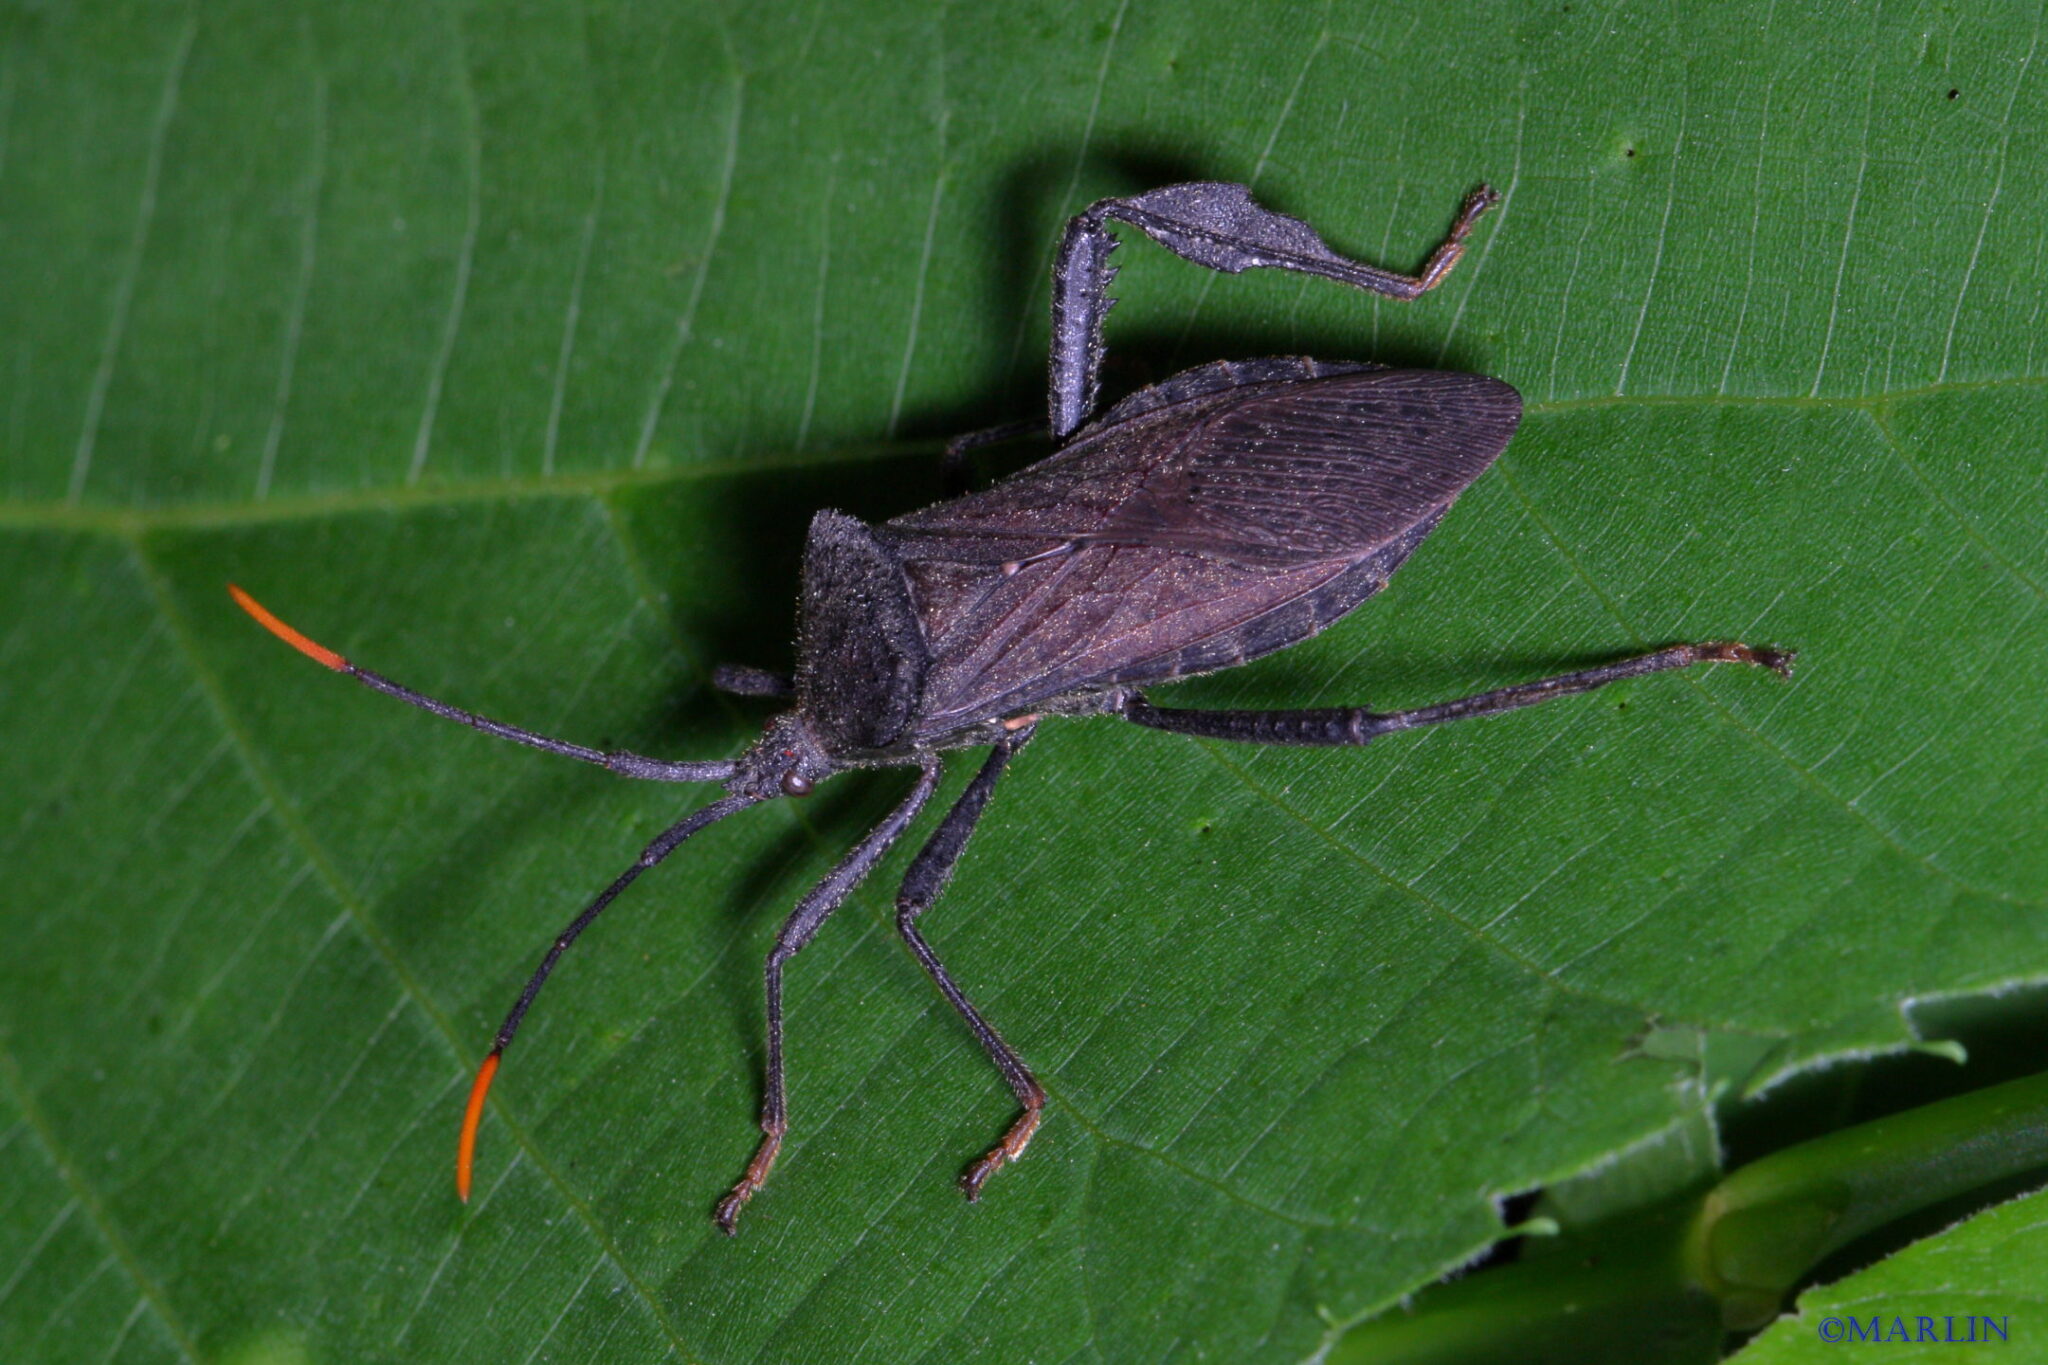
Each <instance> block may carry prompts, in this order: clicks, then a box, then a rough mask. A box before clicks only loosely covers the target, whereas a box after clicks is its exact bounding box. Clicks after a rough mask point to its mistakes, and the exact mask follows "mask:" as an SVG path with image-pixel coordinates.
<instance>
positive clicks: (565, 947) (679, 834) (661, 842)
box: [455, 796, 768, 1204]
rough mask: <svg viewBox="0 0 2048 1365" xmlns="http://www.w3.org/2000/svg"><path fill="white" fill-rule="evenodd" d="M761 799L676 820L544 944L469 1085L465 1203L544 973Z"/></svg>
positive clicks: (462, 1153) (727, 801) (463, 1146)
mask: <svg viewBox="0 0 2048 1365" xmlns="http://www.w3.org/2000/svg"><path fill="white" fill-rule="evenodd" d="M767 799H768V798H767V797H765V796H728V797H725V798H724V799H723V800H719V801H713V802H712V803H711V804H710V805H708V806H706V807H704V808H703V809H702V810H697V811H692V812H691V813H690V814H688V815H686V816H684V817H683V818H682V819H680V820H678V821H676V823H674V824H673V825H670V826H669V827H668V828H667V829H665V830H663V831H662V832H661V834H660V836H659V837H658V838H656V839H655V841H654V842H653V843H651V844H649V845H648V846H647V847H646V848H644V849H642V850H641V852H640V856H639V857H638V858H636V859H635V860H634V861H633V865H632V866H631V867H629V868H627V869H626V870H625V871H624V872H622V873H620V874H619V876H618V878H617V880H615V881H613V882H612V884H611V885H610V886H607V887H606V888H605V889H604V890H602V891H600V892H598V894H597V899H596V900H594V901H592V902H591V903H590V904H589V905H587V906H585V907H584V909H583V912H582V913H581V914H579V915H577V916H576V918H575V919H572V920H570V921H569V924H568V926H567V927H566V928H564V929H563V930H562V932H561V933H559V934H557V935H555V941H554V942H553V943H551V944H549V945H548V951H547V956H545V957H543V958H542V959H541V960H540V966H538V967H536V968H535V969H534V972H533V975H532V976H531V977H529V978H528V979H527V982H526V989H525V990H523V991H521V992H519V1000H518V1002H517V1003H515V1004H514V1005H513V1006H512V1012H511V1013H510V1014H507V1015H506V1016H505V1022H504V1023H502V1024H500V1025H498V1036H497V1037H496V1038H495V1039H493V1040H492V1042H491V1051H490V1054H489V1055H488V1056H486V1057H485V1058H484V1060H483V1065H481V1066H479V1067H478V1068H477V1070H476V1079H475V1080H474V1081H472V1082H470V1087H469V1107H468V1108H467V1109H466V1110H465V1111H464V1112H463V1115H462V1138H461V1141H460V1142H459V1143H458V1144H457V1147H456V1153H455V1192H456V1193H457V1194H459V1195H461V1196H462V1201H463V1202H464V1203H465V1204H466V1203H468V1202H469V1176H470V1170H471V1167H472V1166H473V1164H474V1161H475V1157H476V1130H477V1126H478V1125H479V1124H481V1123H482V1122H483V1117H484V1096H485V1095H487V1094H489V1093H490V1089H491V1080H492V1078H493V1077H495V1076H496V1075H497V1074H498V1059H499V1058H500V1057H502V1056H504V1055H505V1049H506V1048H508V1047H510V1046H511V1045H512V1039H513V1037H514V1035H516V1034H517V1033H518V1032H519V1022H520V1020H522V1019H524V1018H525V1017H526V1011H527V1010H528V1009H529V1008H530V1007H531V1006H532V1005H533V1000H534V997H535V996H537V995H539V994H540V988H541V987H542V986H544V985H546V984H547V979H548V974H549V973H551V972H553V971H554V970H555V963H557V962H559V961H560V960H561V957H562V954H563V953H566V952H568V951H569V945H570V944H572V943H574V942H575V941H576V940H577V938H578V937H579V936H580V935H581V934H582V933H583V931H584V930H585V929H588V928H589V927H590V924H591V921H593V920H595V919H596V918H597V917H598V916H599V915H601V914H603V913H604V909H605V907H606V906H608V905H610V904H611V903H612V902H613V901H615V900H617V899H618V896H619V893H620V892H621V891H624V890H625V889H626V888H627V887H629V886H631V885H632V884H633V881H634V879H635V878H637V877H638V876H639V875H640V874H641V873H642V872H645V871H646V870H647V869H648V868H650V867H653V866H654V865H655V864H656V863H658V862H660V861H661V860H662V859H663V858H666V857H667V856H668V855H669V854H671V853H673V852H675V851H676V849H677V848H678V847H679V846H680V845H681V844H682V842H683V840H685V839H687V838H689V837H690V836H691V835H692V834H695V833H696V832H697V831H698V830H700V829H703V828H704V827H705V826H707V825H714V824H717V823H718V822H719V821H720V820H723V819H724V818H725V817H726V816H728V815H731V814H732V813H733V812H734V811H740V810H745V809H746V808H747V807H748V806H753V805H758V804H759V803H761V802H762V801H765V800H767Z"/></svg>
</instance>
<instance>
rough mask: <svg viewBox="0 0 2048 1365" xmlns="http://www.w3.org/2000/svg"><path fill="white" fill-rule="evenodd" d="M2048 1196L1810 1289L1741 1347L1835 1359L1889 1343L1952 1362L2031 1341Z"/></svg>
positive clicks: (1763, 1358) (1895, 1354) (2047, 1266)
mask: <svg viewBox="0 0 2048 1365" xmlns="http://www.w3.org/2000/svg"><path fill="white" fill-rule="evenodd" d="M2044 1208H2048V1194H2041V1193H2038V1192H2037V1193H2035V1194H2030V1195H2027V1196H2026V1197H2024V1198H2021V1199H2015V1200H2013V1201H2012V1202H2011V1203H2009V1204H2002V1205H2000V1206H1999V1207H1998V1208H1995V1209H1992V1210H1991V1211H1990V1212H1988V1213H1981V1214H1978V1215H1977V1216H1976V1217H1975V1218H1971V1219H1969V1220H1967V1221H1965V1222H1963V1223H1961V1224H1959V1225H1957V1226H1956V1227H1953V1228H1950V1229H1949V1230H1948V1231H1946V1232H1944V1233H1942V1234H1940V1235H1939V1236H1936V1237H1930V1238H1928V1239H1927V1240H1926V1241H1924V1242H1920V1243H1918V1244H1916V1245H1914V1246H1912V1247H1910V1248H1908V1249H1907V1250H1905V1251H1902V1252H1900V1253H1899V1254H1898V1255H1897V1256H1894V1257H1892V1258H1891V1259H1890V1260H1887V1261H1881V1262H1879V1263H1878V1264H1877V1265H1874V1266H1872V1267H1871V1268H1869V1269H1868V1270H1864V1271H1860V1272H1858V1273H1857V1274H1854V1275H1851V1276H1849V1277H1848V1278H1847V1279H1845V1280H1842V1281H1840V1282H1839V1283H1836V1284H1831V1285H1827V1286H1824V1287H1822V1288H1819V1289H1811V1290H1808V1291H1807V1292H1806V1293H1805V1294H1802V1295H1801V1296H1800V1298H1799V1311H1798V1313H1797V1314H1796V1315H1792V1316H1788V1317H1785V1318H1782V1319H1780V1320H1779V1321H1778V1322H1777V1323H1776V1324H1775V1325H1774V1326H1772V1327H1771V1328H1770V1329H1769V1330H1768V1331H1766V1332H1765V1333H1764V1334H1763V1335H1761V1336H1760V1337H1758V1338H1757V1339H1756V1340H1755V1341H1754V1342H1752V1343H1750V1345H1749V1346H1748V1347H1747V1348H1746V1349H1744V1350H1743V1351H1742V1352H1741V1353H1740V1354H1738V1355H1737V1356H1736V1357H1735V1359H1737V1360H1739V1361H1741V1362H1742V1363H1743V1365H1793V1362H1797V1361H1803V1360H1833V1359H1835V1358H1836V1356H1837V1354H1838V1353H1839V1352H1840V1351H1842V1350H1843V1349H1845V1348H1847V1349H1852V1350H1853V1349H1855V1348H1856V1347H1857V1346H1858V1345H1863V1344H1865V1343H1869V1342H1873V1341H1876V1342H1882V1343H1884V1344H1883V1346H1882V1347H1881V1348H1879V1349H1882V1350H1883V1351H1884V1354H1885V1359H1887V1360H1900V1361H1919V1360H1945V1359H1951V1358H1953V1356H1954V1353H1955V1351H1956V1350H1957V1349H1958V1343H1964V1342H1978V1343H1996V1342H2001V1341H2005V1342H2010V1341H2014V1340H2020V1341H2024V1340H2025V1339H2026V1338H2025V1335H2024V1334H2025V1333H2026V1331H2027V1330H2028V1328H2027V1324H2028V1322H2029V1321H2037V1320H2038V1319H2039V1317H2040V1314H2041V1309H2042V1307H2043V1299H2044V1296H2043V1293H2042V1288H2041V1287H2042V1285H2043V1284H2048V1220H2044V1218H2043V1217H2042V1214H2043V1212H2044Z"/></svg>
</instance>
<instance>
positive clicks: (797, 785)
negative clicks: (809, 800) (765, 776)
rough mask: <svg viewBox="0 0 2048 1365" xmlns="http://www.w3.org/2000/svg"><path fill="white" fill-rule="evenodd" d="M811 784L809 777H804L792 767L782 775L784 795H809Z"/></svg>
mask: <svg viewBox="0 0 2048 1365" xmlns="http://www.w3.org/2000/svg"><path fill="white" fill-rule="evenodd" d="M812 785H813V784H812V782H811V779H810V778H808V777H805V776H804V775H803V774H802V773H800V772H798V771H797V770H796V769H794V768H792V769H790V770H789V771H788V772H786V773H784V774H783V775H782V794H783V795H784V796H809V795H810V794H811V787H812Z"/></svg>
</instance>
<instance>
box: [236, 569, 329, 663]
mask: <svg viewBox="0 0 2048 1365" xmlns="http://www.w3.org/2000/svg"><path fill="white" fill-rule="evenodd" d="M228 596H230V597H232V598H234V599H235V605H236V606H238V607H240V608H241V609H242V610H243V611H246V612H248V613H249V615H251V616H253V617H255V618H256V624H257V625H259V626H261V627H263V628H264V629H265V630H267V631H269V632H270V633H271V634H272V635H275V636H276V637H277V638H278V639H280V640H282V641H284V642H285V643H286V644H288V645H290V646H291V647H292V648H293V649H296V650H297V651H299V653H301V654H303V655H305V656H306V657H307V658H309V659H311V660H312V661H313V662H314V663H316V664H319V665H320V666H321V667H323V668H331V669H333V670H334V671H335V672H336V673H346V672H348V660H347V659H344V658H342V657H341V656H340V655H339V654H336V653H335V652H334V651H333V650H331V649H329V648H327V646H325V645H319V644H315V643H313V641H311V640H308V639H307V638H306V637H305V636H303V635H301V634H299V633H298V632H297V631H296V630H293V629H292V628H291V627H290V626H288V625H286V624H285V623H284V622H282V621H280V620H278V619H277V618H276V617H275V616H273V615H271V614H270V609H269V608H268V607H266V606H264V605H263V604H262V603H261V602H258V601H257V600H256V599H255V598H253V597H251V596H249V594H248V593H245V592H243V591H242V590H241V589H240V588H238V587H236V586H235V585H234V584H233V583H230V584H228Z"/></svg>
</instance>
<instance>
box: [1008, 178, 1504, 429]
mask: <svg viewBox="0 0 2048 1365" xmlns="http://www.w3.org/2000/svg"><path fill="white" fill-rule="evenodd" d="M1499 202H1500V195H1498V194H1497V193H1495V192H1494V191H1493V190H1492V189H1490V188H1488V187H1487V186H1485V185H1481V186H1480V187H1479V188H1478V189H1476V190H1474V191H1473V192H1472V193H1471V194H1470V195H1469V196H1467V197H1466V199H1465V206H1464V208H1462V209H1460V210H1459V212H1458V217H1457V220H1456V221H1455V222H1454V223H1452V224H1451V230H1450V232H1449V233H1447V234H1446V235H1445V237H1444V239H1443V241H1441V242H1439V243H1437V247H1436V250H1435V251H1433V252H1431V253H1430V257H1429V260H1428V261H1427V262H1425V263H1424V265H1423V267H1422V272H1421V273H1420V274H1417V275H1403V274H1401V273H1400V272H1399V271H1395V270H1383V269H1381V268H1380V267H1379V266H1376V265H1366V264H1365V263H1363V262H1362V261H1354V260H1350V259H1348V258H1346V257H1343V256H1339V255H1338V254H1337V253H1336V252H1334V251H1332V250H1330V248H1329V246H1328V245H1326V244H1325V243H1324V241H1323V239H1322V238H1321V237H1319V236H1317V235H1316V231H1315V229H1314V228H1312V227H1310V226H1309V225H1308V224H1307V223H1304V222H1302V221H1301V220H1300V219H1299V218H1289V217H1288V216H1287V215H1286V214H1284V213H1275V212H1273V211H1272V210H1271V209H1268V208H1264V207H1262V206H1261V205H1259V204H1258V203H1257V202H1256V201H1254V200H1253V199H1252V192H1251V191H1250V190H1248V189H1246V188H1245V187H1244V186H1243V185H1228V184H1221V183H1218V182H1214V181H1196V182H1194V183H1191V184H1186V185H1168V186H1166V187H1165V188H1163V189H1156V190H1148V191H1146V192H1145V193H1144V194H1134V195H1132V196H1131V197H1130V198H1128V199H1104V200H1102V201H1100V202H1099V203H1096V204H1093V205H1091V206H1090V207H1088V208H1087V209H1085V210H1083V211H1082V212H1081V213H1079V214H1077V215H1076V216H1075V217H1074V219H1073V221H1072V222H1070V223H1068V224H1067V232H1066V236H1065V237H1063V238H1062V239H1061V241H1060V253H1059V256H1058V258H1057V259H1056V260H1055V261H1054V263H1053V272H1052V365H1051V368H1052V375H1051V389H1052V392H1051V401H1050V403H1049V405H1048V408H1047V416H1048V417H1049V419H1050V420H1051V423H1052V435H1053V439H1054V440H1056V441H1063V440H1065V439H1066V438H1067V437H1068V436H1069V435H1071V434H1072V433H1073V432H1074V430H1075V428H1077V427H1079V426H1080V425H1081V424H1082V423H1083V422H1085V421H1087V420H1088V415H1089V414H1090V413H1091V412H1093V411H1094V410H1095V392H1096V383H1097V380H1098V378H1099V376H1100V373H1101V370H1102V320H1103V319H1104V318H1106V317H1108V316H1109V310H1110V306H1111V304H1112V303H1113V302H1114V300H1112V299H1111V298H1110V297H1109V282H1110V280H1111V279H1112V278H1113V277H1114V276H1115V274H1116V267H1115V266H1113V265H1111V264H1110V263H1109V253H1110V252H1112V251H1114V250H1116V238H1114V237H1112V236H1111V235H1110V234H1109V226H1108V225H1109V224H1110V223H1112V222H1117V223H1128V224H1130V225H1131V226H1132V227H1135V228H1138V229H1140V230H1141V231H1143V232H1144V233H1145V234H1146V235H1147V236H1149V237H1150V238H1152V240H1153V241H1155V242H1158V243H1159V244H1160V245H1161V246H1163V247H1165V248H1166V249H1167V250H1169V251H1171V252H1173V253H1174V254H1175V255H1176V256H1179V257H1181V258H1182V259H1184V260H1189V261H1193V262H1194V263H1195V264H1196V265H1205V266H1208V267H1209V268H1210V269H1211V270H1217V271H1221V272H1223V273H1224V274H1226V275H1235V274H1237V273H1238V272H1240V271H1243V270H1250V269H1252V268H1254V267H1257V266H1265V267H1268V268H1271V269H1276V270H1294V271H1299V272H1300V273H1301V274H1304V275H1320V276H1322V277H1323V278H1324V279H1328V280H1336V281H1337V282H1338V283H1340V284H1348V285H1352V286H1353V287H1355V288H1358V289H1367V290H1370V291H1372V292H1373V293H1375V294H1384V295H1385V296H1386V297H1388V298H1393V299H1412V298H1416V297H1418V296H1420V295H1422V294H1425V293H1427V292H1428V291H1429V290H1431V289H1434V288H1436V286H1437V285H1438V284H1440V283H1441V282H1442V281H1443V278H1444V276H1445V275H1447V274H1449V273H1450V270H1451V267H1452V266H1454V265H1456V264H1457V263H1458V258H1459V257H1460V256H1462V255H1464V254H1465V237H1466V234H1467V233H1469V232H1470V231H1471V230H1472V224H1473V222H1474V221H1476V220H1477V219H1478V217H1479V215H1480V214H1482V213H1484V212H1486V210H1487V209H1489V208H1491V207H1493V206H1494V205H1495V204H1497V203H1499Z"/></svg>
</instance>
